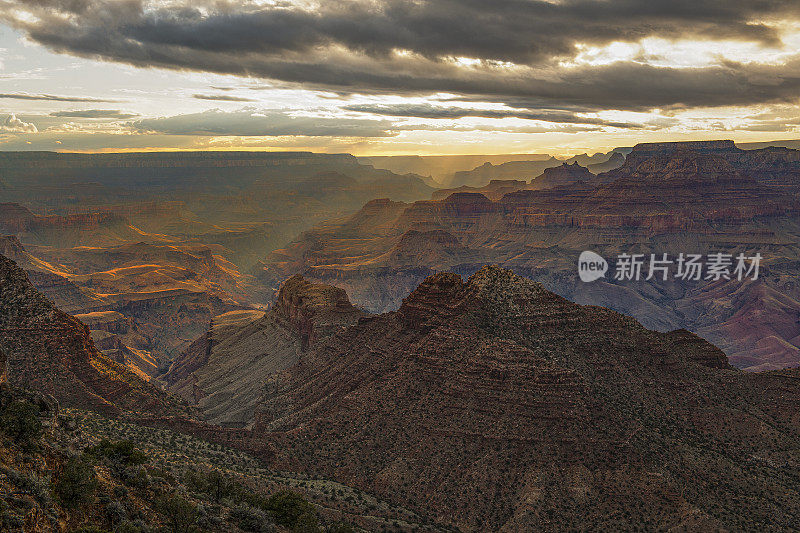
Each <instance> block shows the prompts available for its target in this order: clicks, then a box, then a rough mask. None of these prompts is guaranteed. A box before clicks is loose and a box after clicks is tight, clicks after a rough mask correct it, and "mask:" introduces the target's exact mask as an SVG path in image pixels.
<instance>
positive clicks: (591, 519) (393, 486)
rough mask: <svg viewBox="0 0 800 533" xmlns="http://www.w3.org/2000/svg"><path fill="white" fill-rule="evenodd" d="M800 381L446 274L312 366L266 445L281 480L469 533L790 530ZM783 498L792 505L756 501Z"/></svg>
mask: <svg viewBox="0 0 800 533" xmlns="http://www.w3.org/2000/svg"><path fill="white" fill-rule="evenodd" d="M793 379H794V378H793V377H792V375H791V374H767V375H754V374H744V373H742V372H739V371H736V370H733V369H731V368H730V366H729V365H728V362H727V359H726V357H725V355H724V354H723V353H722V352H721V351H720V350H719V349H717V348H715V347H714V346H712V345H710V344H709V343H708V342H706V341H703V340H702V339H700V338H698V337H697V336H695V335H693V334H691V333H689V332H687V331H675V332H671V333H668V334H662V333H657V332H654V331H650V330H647V329H645V328H643V327H642V326H641V325H640V324H638V323H637V322H636V321H634V320H633V319H631V318H628V317H625V316H622V315H619V314H617V313H614V312H612V311H609V310H607V309H603V308H597V307H582V306H579V305H576V304H573V303H571V302H569V301H567V300H565V299H563V298H561V297H559V296H556V295H555V294H553V293H550V292H548V291H546V290H545V289H544V288H542V286H541V285H539V284H536V283H533V282H531V281H529V280H525V279H523V278H520V277H518V276H515V275H514V274H512V273H511V272H509V271H507V270H503V269H499V268H496V267H486V268H483V269H481V270H480V271H479V272H478V273H476V274H475V275H473V276H472V277H471V278H470V279H469V280H468V281H467V282H464V281H463V280H462V278H461V277H460V276H458V275H455V274H449V273H442V274H437V275H435V276H432V277H430V278H428V279H427V280H425V282H423V283H422V284H421V285H420V286H419V287H418V288H417V289H416V290H415V291H414V292H413V293H412V294H411V295H410V296H409V297H408V298H406V299H405V301H404V302H403V304H402V306H401V307H400V309H399V310H398V311H396V312H391V313H387V314H384V315H380V316H376V317H371V318H369V319H362V320H361V321H359V322H358V323H357V324H355V325H352V326H350V327H349V328H347V329H345V330H342V331H341V332H339V333H337V334H336V335H333V336H331V337H329V338H328V339H327V340H325V341H323V342H321V343H320V344H319V345H318V346H317V347H316V348H315V349H314V350H311V351H309V352H306V353H304V354H303V355H301V358H300V361H299V364H297V365H295V366H293V367H291V368H290V369H288V370H287V371H286V372H284V373H282V374H278V375H276V376H274V377H273V378H272V379H271V380H270V383H269V384H268V387H267V389H266V390H267V396H266V402H265V403H264V404H263V406H261V408H260V410H259V414H258V418H257V422H256V425H255V427H254V430H253V435H256V436H257V435H262V436H263V438H265V439H269V440H270V441H272V442H273V443H274V446H275V449H274V451H275V455H274V460H275V462H276V464H277V465H280V466H281V467H285V468H288V469H292V470H294V469H298V470H305V471H308V472H313V473H315V474H320V473H321V474H322V475H324V476H331V477H335V478H337V479H339V480H346V481H347V482H349V483H353V484H356V485H357V486H360V487H364V488H368V489H370V490H373V491H375V492H377V493H378V494H381V495H384V496H386V497H387V498H390V499H392V500H393V501H397V502H402V503H403V504H405V505H408V506H410V507H412V508H414V509H416V510H419V511H420V512H424V513H425V514H428V515H430V516H434V517H435V518H437V519H438V520H442V521H443V522H445V523H449V524H451V525H453V526H455V527H458V528H460V529H462V530H464V531H504V530H508V531H534V530H555V529H556V527H557V528H558V529H561V530H563V528H564V527H569V528H574V529H582V530H610V529H628V528H630V527H631V526H632V524H644V523H647V524H649V526H650V527H652V528H653V529H660V528H663V527H667V526H669V527H689V528H691V527H697V528H700V529H716V528H723V529H741V528H745V529H747V528H748V527H756V528H758V527H759V526H758V525H759V524H766V523H772V524H773V525H776V524H782V525H783V526H786V525H788V524H790V523H792V521H793V520H794V519H795V514H796V512H797V510H798V509H800V495H799V494H798V492H797V490H796V488H790V487H791V486H792V484H793V483H794V482H793V479H794V478H793V476H794V475H795V474H796V472H797V465H796V464H794V462H793V460H792V459H790V457H791V456H792V453H791V452H790V451H789V450H790V449H791V445H790V444H789V443H790V442H793V439H795V438H797V436H798V435H800V432H798V426H797V425H796V424H794V422H792V420H794V417H795V415H794V414H792V413H791V412H790V410H787V411H786V412H783V413H781V408H780V407H778V405H777V404H779V405H782V406H788V405H790V404H791V403H792V402H793V401H796V400H797V399H800V387H798V386H797V383H796V382H794V381H793ZM779 390H783V391H784V392H783V393H782V394H783V396H782V397H781V396H780V394H781V393H778V392H777V391H779ZM765 391H766V392H765ZM777 397H780V399H779V400H776V398H777ZM776 401H777V404H775V402H776ZM786 446H788V447H786ZM756 456H757V457H759V459H757V460H756V459H752V457H756ZM773 461H774V462H775V463H776V464H784V465H786V466H785V467H784V469H771V468H770V467H767V466H765V465H766V464H768V463H770V462H773ZM786 461H788V462H786ZM745 464H746V465H748V466H747V467H746V468H743V467H742V466H741V465H745ZM767 471H769V472H770V474H769V475H765V474H766V472H767ZM775 476H777V477H775ZM773 483H775V484H777V486H780V487H783V488H782V489H781V491H772V492H770V494H773V495H774V496H775V497H777V498H778V500H770V503H768V504H766V506H762V505H760V504H757V505H751V504H749V503H747V502H756V501H759V502H763V501H764V500H759V499H758V498H757V497H756V495H757V494H758V493H760V492H761V491H765V490H767V487H769V486H772V484H773ZM720 487H725V488H722V489H721V488H720ZM784 490H785V491H786V492H784ZM751 498H752V499H751ZM554 515H557V516H558V522H557V526H556V522H553V518H552V517H553V516H554ZM773 520H774V522H772V521H773ZM778 527H782V526H778Z"/></svg>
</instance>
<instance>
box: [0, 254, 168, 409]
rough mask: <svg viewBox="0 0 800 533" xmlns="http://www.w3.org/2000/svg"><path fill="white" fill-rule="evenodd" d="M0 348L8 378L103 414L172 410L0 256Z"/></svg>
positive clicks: (68, 404) (12, 381) (157, 392)
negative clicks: (107, 354) (102, 352)
mask: <svg viewBox="0 0 800 533" xmlns="http://www.w3.org/2000/svg"><path fill="white" fill-rule="evenodd" d="M0 350H2V351H4V352H5V353H6V356H7V359H8V360H7V366H8V375H9V383H10V384H12V385H14V386H18V387H22V388H26V389H32V390H37V391H40V392H42V393H46V394H51V395H52V396H54V397H55V398H56V399H57V400H58V401H59V402H61V403H62V404H64V405H67V406H75V407H84V408H88V409H93V410H98V411H101V412H103V413H106V414H117V413H120V412H122V411H147V412H156V413H159V412H161V413H168V412H175V411H176V408H175V406H174V405H173V404H172V403H171V401H170V400H169V399H168V398H167V396H166V395H165V394H164V393H162V392H161V391H159V390H157V389H156V388H154V387H152V386H151V385H149V384H148V383H146V382H145V381H143V380H141V379H140V378H139V377H138V376H136V375H135V374H133V373H131V372H130V371H129V370H127V369H126V368H125V367H124V366H122V365H119V364H117V363H115V362H113V361H111V360H109V359H108V358H107V357H105V356H103V355H102V354H101V353H100V352H99V351H98V350H97V348H95V346H94V343H93V342H92V340H91V338H90V336H89V329H88V328H87V327H86V326H85V325H83V324H81V323H80V322H79V321H78V320H76V319H75V318H73V317H71V316H70V315H67V314H66V313H64V312H62V311H60V310H59V309H57V308H56V307H54V306H53V304H52V303H50V302H49V301H48V300H47V299H46V298H45V297H44V296H43V295H42V294H40V293H39V292H37V291H36V289H35V288H34V287H33V285H31V283H30V281H29V280H28V277H27V276H26V274H25V272H24V271H23V270H22V269H21V268H19V267H18V266H17V265H16V264H15V263H14V262H13V261H11V260H9V259H7V258H6V257H3V256H0Z"/></svg>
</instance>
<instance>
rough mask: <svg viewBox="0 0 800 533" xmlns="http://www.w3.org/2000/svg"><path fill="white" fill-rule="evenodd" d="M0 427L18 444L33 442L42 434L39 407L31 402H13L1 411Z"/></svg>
mask: <svg viewBox="0 0 800 533" xmlns="http://www.w3.org/2000/svg"><path fill="white" fill-rule="evenodd" d="M0 428H2V430H3V433H5V434H6V435H8V436H9V437H11V438H12V439H14V442H16V443H18V444H22V445H30V444H33V443H35V442H36V441H37V440H38V439H39V437H41V436H42V422H41V421H40V420H39V409H38V408H37V407H36V406H35V405H33V404H32V403H30V402H25V401H22V400H17V401H15V402H11V404H9V405H8V406H7V407H6V408H5V409H3V412H2V413H0Z"/></svg>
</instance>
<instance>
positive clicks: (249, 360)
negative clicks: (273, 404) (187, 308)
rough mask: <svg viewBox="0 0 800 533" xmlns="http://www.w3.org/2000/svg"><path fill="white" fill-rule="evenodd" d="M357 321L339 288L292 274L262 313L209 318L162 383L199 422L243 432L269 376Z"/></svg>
mask: <svg viewBox="0 0 800 533" xmlns="http://www.w3.org/2000/svg"><path fill="white" fill-rule="evenodd" d="M362 316H364V314H363V313H362V312H361V311H359V310H358V309H356V308H355V307H353V305H352V304H351V303H350V301H349V300H348V299H347V295H346V294H345V292H344V291H343V290H342V289H339V288H336V287H331V286H328V285H320V284H315V283H309V282H308V281H306V280H304V279H303V278H301V277H300V276H294V277H292V278H290V279H289V280H287V281H286V283H285V284H284V285H283V287H281V290H280V291H279V293H278V296H277V299H276V301H275V304H274V306H273V308H272V309H271V310H270V311H268V312H267V313H266V314H264V313H260V312H257V311H236V312H231V313H226V314H224V315H221V316H217V317H215V318H214V319H213V321H212V325H211V328H210V329H209V331H208V332H207V333H206V334H204V335H202V336H201V337H200V338H199V339H198V340H197V341H195V342H194V343H193V344H192V345H191V346H190V347H189V348H188V349H187V350H186V351H185V352H183V353H182V354H181V355H180V356H179V357H178V358H176V360H175V361H174V362H173V364H172V367H171V368H170V370H169V372H167V373H166V374H165V375H164V376H163V378H162V379H163V381H165V382H166V383H167V387H168V390H170V391H172V392H174V393H176V394H179V395H181V396H182V397H184V398H186V399H187V400H189V401H190V402H192V403H193V404H194V405H196V406H197V408H198V410H199V412H200V413H201V416H202V417H203V418H204V419H206V420H207V421H209V422H212V423H215V424H221V425H224V426H228V427H243V426H246V425H248V424H249V423H251V422H252V420H253V415H254V412H255V409H256V406H257V405H258V403H259V401H260V399H261V396H262V395H263V393H264V384H265V383H266V381H267V377H268V376H269V375H271V374H274V373H276V372H279V371H282V370H285V369H287V368H289V367H290V366H292V365H294V364H295V363H297V361H298V360H299V358H300V355H301V354H302V353H303V352H304V351H306V350H308V349H310V348H312V347H314V346H315V345H316V344H317V343H319V342H320V341H322V340H323V339H325V338H327V337H329V336H330V335H332V334H334V333H336V332H337V331H339V330H340V329H341V328H343V327H344V326H347V325H350V324H353V323H354V322H356V321H357V320H358V319H359V318H360V317H362Z"/></svg>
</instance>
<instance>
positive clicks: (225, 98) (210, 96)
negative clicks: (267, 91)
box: [192, 94, 256, 102]
mask: <svg viewBox="0 0 800 533" xmlns="http://www.w3.org/2000/svg"><path fill="white" fill-rule="evenodd" d="M192 98H197V99H198V100H214V101H220V102H255V101H256V100H253V99H252V98H244V97H241V96H228V95H227V94H194V95H192Z"/></svg>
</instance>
